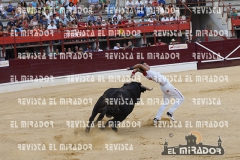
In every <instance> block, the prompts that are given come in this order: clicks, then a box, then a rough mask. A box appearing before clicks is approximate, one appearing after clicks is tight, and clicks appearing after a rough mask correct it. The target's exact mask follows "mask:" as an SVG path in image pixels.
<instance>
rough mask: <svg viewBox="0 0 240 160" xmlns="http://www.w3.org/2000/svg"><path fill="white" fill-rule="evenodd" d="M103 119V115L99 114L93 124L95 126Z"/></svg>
mask: <svg viewBox="0 0 240 160" xmlns="http://www.w3.org/2000/svg"><path fill="white" fill-rule="evenodd" d="M103 117H104V113H101V114H100V115H99V116H98V118H97V120H96V121H95V122H94V124H95V125H96V124H97V123H98V121H101V120H102V119H103Z"/></svg>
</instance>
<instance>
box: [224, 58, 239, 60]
mask: <svg viewBox="0 0 240 160" xmlns="http://www.w3.org/2000/svg"><path fill="white" fill-rule="evenodd" d="M235 59H240V57H234V58H227V59H226V60H235Z"/></svg>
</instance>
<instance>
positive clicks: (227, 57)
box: [225, 45, 240, 59]
mask: <svg viewBox="0 0 240 160" xmlns="http://www.w3.org/2000/svg"><path fill="white" fill-rule="evenodd" d="M239 47H240V45H239V46H238V47H237V48H235V49H234V50H233V51H232V52H231V53H229V54H228V55H227V56H226V57H225V59H227V58H228V57H229V56H231V55H232V54H233V53H234V52H236V50H238V48H239Z"/></svg>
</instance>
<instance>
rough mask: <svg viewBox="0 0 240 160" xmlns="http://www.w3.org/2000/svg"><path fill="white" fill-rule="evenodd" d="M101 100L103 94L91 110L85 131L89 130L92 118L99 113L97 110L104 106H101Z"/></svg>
mask: <svg viewBox="0 0 240 160" xmlns="http://www.w3.org/2000/svg"><path fill="white" fill-rule="evenodd" d="M103 101H104V98H103V96H101V97H100V98H99V99H98V101H97V103H96V104H95V105H94V108H93V111H92V115H91V117H90V118H89V123H88V126H87V127H86V129H85V131H86V132H89V131H90V127H91V125H92V122H93V121H94V118H95V117H96V115H97V114H98V113H100V112H99V111H100V110H101V109H102V108H103V107H104V106H102V102H103Z"/></svg>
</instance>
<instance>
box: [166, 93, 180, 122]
mask: <svg viewBox="0 0 240 160" xmlns="http://www.w3.org/2000/svg"><path fill="white" fill-rule="evenodd" d="M170 92H171V93H170V94H171V96H172V98H174V99H175V103H174V104H173V105H172V107H171V108H169V110H168V113H167V115H168V116H169V117H170V118H171V117H172V118H171V119H172V120H174V118H173V112H174V111H175V110H176V109H177V108H178V107H179V106H180V105H181V104H182V103H183V101H184V96H183V95H182V93H181V92H180V91H179V90H178V89H176V88H174V89H172V90H170Z"/></svg>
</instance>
